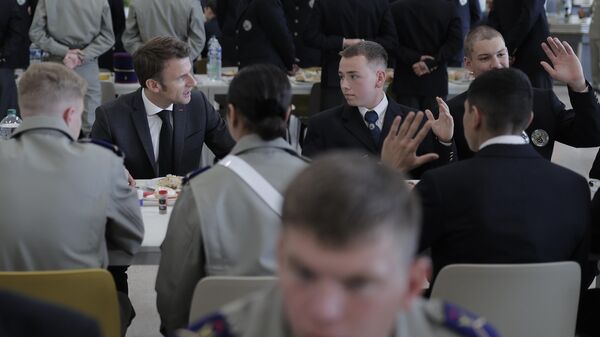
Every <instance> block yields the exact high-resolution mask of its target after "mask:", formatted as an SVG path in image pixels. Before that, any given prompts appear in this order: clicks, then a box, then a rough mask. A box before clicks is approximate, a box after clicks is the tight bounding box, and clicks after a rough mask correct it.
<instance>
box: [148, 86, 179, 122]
mask: <svg viewBox="0 0 600 337" xmlns="http://www.w3.org/2000/svg"><path fill="white" fill-rule="evenodd" d="M142 100H143V101H144V108H146V114H147V115H148V116H153V115H156V114H157V113H159V112H161V111H163V110H171V111H173V104H171V105H169V106H168V107H167V108H166V109H163V108H161V107H159V106H157V105H156V104H154V103H152V102H151V101H150V99H148V97H147V96H146V89H143V88H142Z"/></svg>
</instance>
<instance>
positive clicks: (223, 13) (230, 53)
mask: <svg viewBox="0 0 600 337" xmlns="http://www.w3.org/2000/svg"><path fill="white" fill-rule="evenodd" d="M239 2H240V0H217V22H218V23H219V28H220V29H221V38H220V39H219V43H220V44H221V48H222V58H223V59H222V61H221V62H222V63H223V66H224V67H229V66H234V65H237V60H236V58H237V52H236V51H235V21H236V9H237V6H238V3H239ZM209 39H210V37H209Z"/></svg>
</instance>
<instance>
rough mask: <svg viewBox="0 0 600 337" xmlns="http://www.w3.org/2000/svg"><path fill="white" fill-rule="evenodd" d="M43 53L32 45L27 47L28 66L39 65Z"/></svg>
mask: <svg viewBox="0 0 600 337" xmlns="http://www.w3.org/2000/svg"><path fill="white" fill-rule="evenodd" d="M43 53H44V52H43V51H42V49H41V48H39V47H38V46H36V45H35V44H34V43H32V44H31V45H30V46H29V64H35V63H41V62H42V55H43Z"/></svg>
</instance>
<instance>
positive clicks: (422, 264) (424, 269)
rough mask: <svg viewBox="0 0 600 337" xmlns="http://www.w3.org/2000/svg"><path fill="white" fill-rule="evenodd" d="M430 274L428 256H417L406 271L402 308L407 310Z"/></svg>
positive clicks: (419, 294)
mask: <svg viewBox="0 0 600 337" xmlns="http://www.w3.org/2000/svg"><path fill="white" fill-rule="evenodd" d="M430 275H431V262H430V260H429V258H426V257H419V258H417V259H416V260H415V261H414V262H413V263H412V265H411V266H410V268H409V271H408V284H407V286H406V291H405V292H404V296H403V297H402V309H403V310H408V309H409V308H410V306H411V305H412V303H413V301H414V300H415V298H417V297H419V296H421V293H422V292H423V287H424V286H425V284H426V282H427V279H428V278H429V277H430Z"/></svg>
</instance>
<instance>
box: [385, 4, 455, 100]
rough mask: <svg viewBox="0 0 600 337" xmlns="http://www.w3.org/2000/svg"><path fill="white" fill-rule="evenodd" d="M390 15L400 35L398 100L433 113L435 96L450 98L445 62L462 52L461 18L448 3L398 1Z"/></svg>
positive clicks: (396, 76)
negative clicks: (448, 96)
mask: <svg viewBox="0 0 600 337" xmlns="http://www.w3.org/2000/svg"><path fill="white" fill-rule="evenodd" d="M391 12H392V17H393V18H394V24H395V26H396V32H397V34H398V49H397V50H396V53H395V56H396V66H395V68H394V81H393V83H392V89H393V92H394V94H395V95H396V100H397V101H398V103H400V104H403V105H406V106H410V107H415V108H418V109H419V110H425V109H430V110H433V109H434V108H435V106H436V105H437V104H436V97H442V98H443V99H446V96H447V95H448V71H447V66H446V63H447V62H448V60H450V59H451V58H452V57H453V56H454V54H456V53H457V52H458V51H459V50H461V49H462V35H461V28H460V18H459V17H458V15H457V14H456V10H455V8H454V5H452V4H451V3H450V2H448V1H447V0H398V1H396V2H394V3H393V4H392V5H391Z"/></svg>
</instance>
